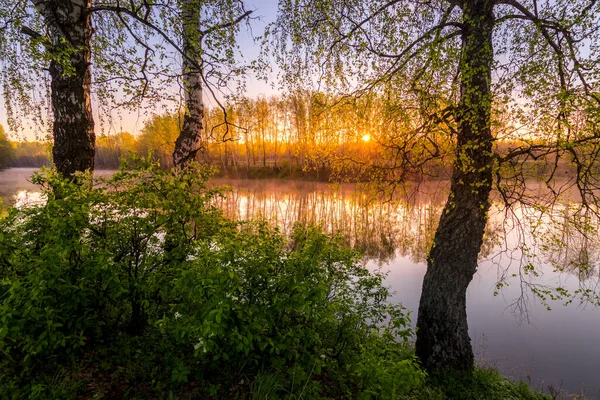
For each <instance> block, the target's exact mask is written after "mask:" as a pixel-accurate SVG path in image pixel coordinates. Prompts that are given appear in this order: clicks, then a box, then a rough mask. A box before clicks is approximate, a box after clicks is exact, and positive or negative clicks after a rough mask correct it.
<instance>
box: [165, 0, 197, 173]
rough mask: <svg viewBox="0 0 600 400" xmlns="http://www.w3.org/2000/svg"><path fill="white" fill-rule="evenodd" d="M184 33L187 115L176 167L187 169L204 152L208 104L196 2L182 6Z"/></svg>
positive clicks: (175, 156) (175, 154)
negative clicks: (205, 106)
mask: <svg viewBox="0 0 600 400" xmlns="http://www.w3.org/2000/svg"><path fill="white" fill-rule="evenodd" d="M181 17H182V24H183V26H182V32H183V53H184V57H183V62H182V68H183V88H184V92H185V114H184V116H183V127H182V128H181V132H180V133H179V136H178V137H177V141H176V142H175V150H174V152H173V165H174V166H175V167H177V168H185V166H186V165H188V164H189V163H190V162H191V161H193V160H194V159H195V158H196V154H197V153H198V151H200V149H201V147H200V146H201V143H202V135H203V132H204V125H203V122H202V119H203V118H204V102H203V99H202V68H201V66H202V58H201V40H202V37H201V30H200V28H201V27H200V6H199V4H198V3H197V2H194V1H193V0H184V1H183V4H182V12H181Z"/></svg>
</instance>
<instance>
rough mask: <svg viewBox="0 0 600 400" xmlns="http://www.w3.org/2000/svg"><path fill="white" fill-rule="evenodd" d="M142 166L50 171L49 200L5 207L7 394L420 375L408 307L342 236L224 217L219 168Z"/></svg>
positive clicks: (0, 260) (137, 391) (303, 383)
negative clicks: (211, 183) (98, 173)
mask: <svg viewBox="0 0 600 400" xmlns="http://www.w3.org/2000/svg"><path fill="white" fill-rule="evenodd" d="M141 164H143V165H142V166H141V167H135V168H133V169H132V170H130V171H127V170H126V169H125V168H123V169H122V170H121V171H120V172H118V173H116V174H114V175H113V176H112V177H110V178H109V179H99V180H93V179H92V178H91V177H90V176H89V175H81V176H79V177H78V178H77V180H76V181H75V182H71V181H67V180H63V179H61V178H60V177H59V176H58V175H57V174H56V173H54V172H52V171H45V172H44V173H43V174H41V175H38V176H36V177H35V180H36V182H38V183H39V184H40V185H42V187H43V188H44V191H45V194H46V196H47V198H48V201H47V203H46V204H45V205H43V206H33V207H26V208H21V209H14V208H13V209H9V210H8V212H7V215H5V216H4V217H2V219H1V220H0V299H1V305H0V351H1V352H2V359H1V360H0V368H2V370H3V372H4V374H3V375H2V376H1V377H0V392H2V393H3V394H4V395H5V396H7V397H32V398H69V397H75V396H82V395H83V396H90V397H91V396H93V395H102V394H103V393H112V395H113V396H120V397H131V396H141V397H164V396H167V394H170V395H173V394H175V395H176V394H177V393H180V394H182V393H183V394H186V395H188V396H193V395H198V394H199V393H204V394H205V395H206V394H209V395H212V396H216V397H222V398H230V397H232V393H237V394H238V395H239V396H241V397H243V396H246V395H252V394H253V393H254V394H255V395H256V394H257V393H261V391H264V390H269V391H271V392H272V393H273V398H276V397H277V396H284V397H285V396H288V397H289V396H296V398H298V397H311V398H312V397H316V396H318V395H323V396H330V397H349V396H352V397H360V398H365V399H366V398H397V397H398V396H400V395H403V394H408V393H410V392H411V390H413V389H414V388H417V387H419V386H420V385H422V383H423V381H424V379H425V374H424V373H423V372H421V371H420V370H419V369H418V367H417V366H416V363H415V362H414V359H413V358H414V357H413V356H412V355H411V354H410V353H409V352H407V351H406V340H407V339H408V338H409V337H410V335H411V332H410V330H409V329H408V328H407V327H408V326H409V324H408V322H409V321H408V316H407V315H406V314H405V312H404V310H403V309H402V308H401V307H399V306H394V305H390V304H389V302H388V297H389V294H390V293H389V291H388V289H387V288H385V287H384V286H382V279H383V276H381V275H372V274H370V273H369V272H368V271H367V270H366V269H364V268H363V267H362V265H361V264H360V262H359V257H358V255H357V254H356V253H355V252H353V251H351V250H349V249H348V248H345V247H344V246H342V245H341V241H340V240H339V238H337V237H330V236H327V235H325V234H323V233H321V232H320V231H319V230H318V229H316V228H313V227H301V226H298V227H297V228H296V230H295V232H294V234H293V235H292V236H291V237H289V238H288V237H285V236H284V235H282V234H281V233H280V232H279V231H278V230H277V229H275V228H272V227H269V226H267V225H265V224H261V223H256V222H235V223H234V222H231V221H227V220H225V219H224V218H223V217H222V215H221V213H220V211H219V210H218V209H217V208H215V207H214V205H213V203H214V202H213V200H214V198H215V196H220V195H223V193H224V191H223V190H220V189H210V188H209V187H208V186H207V181H208V178H209V176H210V171H206V170H203V169H200V168H195V167H194V168H190V169H188V170H186V171H180V172H173V171H163V170H161V169H159V168H157V166H155V165H152V164H145V163H141ZM264 377H271V378H270V379H265V378H264ZM264 382H267V383H264ZM268 382H271V383H270V384H269V383H268ZM273 382H276V384H274V385H273ZM265 385H271V386H270V389H269V388H266V389H265ZM236 396H237V395H236Z"/></svg>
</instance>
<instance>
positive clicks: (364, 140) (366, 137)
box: [360, 134, 371, 142]
mask: <svg viewBox="0 0 600 400" xmlns="http://www.w3.org/2000/svg"><path fill="white" fill-rule="evenodd" d="M360 140H362V141H363V142H368V141H369V140H371V135H369V134H366V135H364V136H363V137H361V138H360Z"/></svg>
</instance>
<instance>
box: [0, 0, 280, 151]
mask: <svg viewBox="0 0 600 400" xmlns="http://www.w3.org/2000/svg"><path fill="white" fill-rule="evenodd" d="M245 4H246V9H248V10H252V11H253V13H252V15H251V17H252V20H251V29H252V33H253V34H254V36H259V35H261V34H262V33H263V32H264V29H265V27H266V25H267V24H269V23H271V22H274V21H275V19H276V17H277V0H249V1H246V2H245ZM238 43H239V46H240V49H241V51H242V53H243V57H244V60H246V61H250V60H252V59H254V58H256V57H257V56H258V54H259V52H260V44H257V43H254V41H253V40H252V38H251V37H250V34H249V32H248V31H247V30H246V29H245V28H242V29H241V32H240V34H239V36H238ZM275 79H276V71H274V73H273V79H272V80H273V81H274V80H275ZM246 89H247V92H246V96H248V97H258V96H261V95H265V96H270V95H274V94H277V93H278V90H277V88H274V87H272V85H271V84H270V83H267V82H264V81H261V80H258V79H256V78H254V77H248V78H247V81H246ZM206 102H207V104H208V105H209V106H211V105H214V102H211V101H210V99H208V98H207V99H206ZM92 108H93V110H94V117H95V121H96V135H97V136H100V135H104V134H111V133H117V132H121V131H126V132H130V133H133V134H139V133H140V131H141V129H142V128H143V126H144V122H145V121H146V120H147V119H148V118H149V116H150V115H152V114H153V113H160V112H161V110H160V109H156V110H150V112H148V110H141V109H140V110H137V111H132V112H125V111H121V112H118V113H117V112H115V113H113V120H112V121H106V120H105V121H100V118H99V117H98V114H99V113H98V109H97V106H96V104H95V103H94V102H93V103H92ZM23 122H24V123H23V125H24V126H23V128H22V129H21V130H20V131H19V132H13V131H11V130H10V128H9V126H8V121H7V115H6V108H5V104H4V98H2V101H1V102H0V124H1V125H2V126H3V127H4V129H5V131H6V132H7V133H8V134H9V137H10V138H11V139H12V140H29V141H32V140H39V139H43V138H44V137H46V136H47V135H48V132H46V131H44V130H43V129H44V128H43V127H37V126H34V125H32V124H30V123H27V122H26V121H23Z"/></svg>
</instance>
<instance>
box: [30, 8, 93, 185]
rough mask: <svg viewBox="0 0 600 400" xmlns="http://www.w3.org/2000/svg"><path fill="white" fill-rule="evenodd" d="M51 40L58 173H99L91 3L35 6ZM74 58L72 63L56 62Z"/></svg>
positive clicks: (55, 163) (54, 128)
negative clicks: (92, 91)
mask: <svg viewBox="0 0 600 400" xmlns="http://www.w3.org/2000/svg"><path fill="white" fill-rule="evenodd" d="M33 3H34V5H35V7H36V9H37V10H38V12H39V13H40V14H41V15H42V17H43V18H44V22H45V24H46V26H47V27H48V31H49V33H50V38H51V42H52V49H51V50H50V51H51V52H52V53H53V55H54V57H52V61H51V62H50V77H51V79H52V83H51V92H52V93H51V101H52V112H53V114H54V125H53V135H54V147H53V148H52V156H53V157H54V165H55V166H56V169H57V170H58V171H59V172H60V173H61V174H62V175H63V176H66V177H71V176H72V175H73V173H75V172H77V171H85V170H93V169H94V151H95V142H96V135H95V134H94V118H93V115H92V106H91V100H90V82H91V73H90V44H91V39H92V24H91V20H90V14H89V13H88V9H89V7H90V5H91V2H90V0H80V1H79V0H46V1H40V2H33ZM65 54H70V57H69V59H68V61H67V62H57V61H56V60H57V59H59V58H61V57H63V56H64V55H65Z"/></svg>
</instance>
